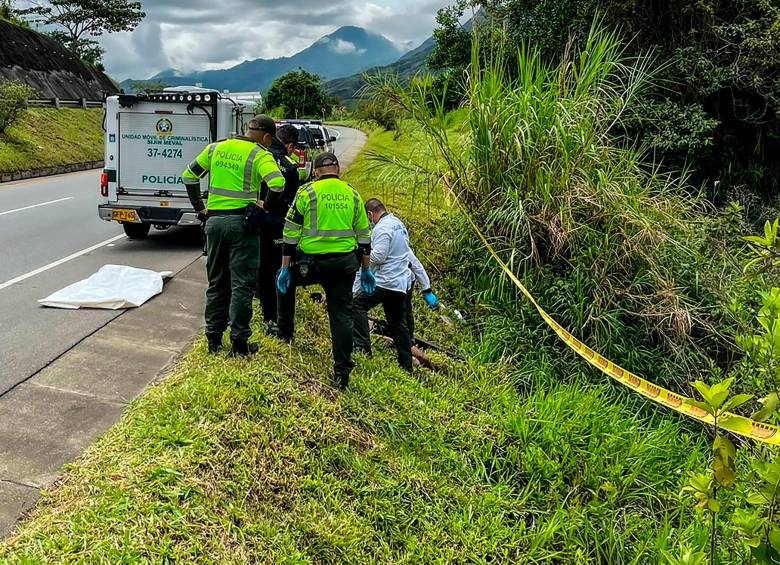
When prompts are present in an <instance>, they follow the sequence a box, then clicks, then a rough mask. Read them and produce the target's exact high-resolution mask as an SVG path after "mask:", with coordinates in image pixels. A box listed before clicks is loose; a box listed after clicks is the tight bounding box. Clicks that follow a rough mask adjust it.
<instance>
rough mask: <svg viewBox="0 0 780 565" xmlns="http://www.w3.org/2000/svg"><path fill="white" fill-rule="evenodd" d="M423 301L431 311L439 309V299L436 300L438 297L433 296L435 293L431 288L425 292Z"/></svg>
mask: <svg viewBox="0 0 780 565" xmlns="http://www.w3.org/2000/svg"><path fill="white" fill-rule="evenodd" d="M423 300H425V303H426V304H427V305H428V308H430V309H431V310H438V309H439V299H438V298H436V295H435V294H433V291H432V290H431V289H430V288H429V289H428V290H423Z"/></svg>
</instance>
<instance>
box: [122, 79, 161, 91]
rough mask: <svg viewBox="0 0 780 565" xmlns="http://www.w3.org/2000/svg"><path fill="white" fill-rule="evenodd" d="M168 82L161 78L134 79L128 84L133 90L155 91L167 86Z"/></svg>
mask: <svg viewBox="0 0 780 565" xmlns="http://www.w3.org/2000/svg"><path fill="white" fill-rule="evenodd" d="M169 86H170V84H168V83H167V82H163V81H161V80H136V81H133V83H132V84H131V85H130V88H131V89H132V90H133V92H144V91H146V92H156V91H160V90H163V89H165V88H167V87H169Z"/></svg>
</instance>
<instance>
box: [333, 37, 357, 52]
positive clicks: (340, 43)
mask: <svg viewBox="0 0 780 565" xmlns="http://www.w3.org/2000/svg"><path fill="white" fill-rule="evenodd" d="M328 49H329V50H330V51H332V52H333V53H337V54H339V55H347V54H349V53H357V51H358V48H357V45H355V44H354V43H352V42H351V41H344V40H343V39H337V40H336V41H335V42H332V43H331V45H329V46H328Z"/></svg>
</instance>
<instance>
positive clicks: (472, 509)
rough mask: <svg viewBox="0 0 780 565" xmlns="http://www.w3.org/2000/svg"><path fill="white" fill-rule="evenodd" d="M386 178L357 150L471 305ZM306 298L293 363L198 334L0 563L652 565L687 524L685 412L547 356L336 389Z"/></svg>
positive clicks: (320, 318) (275, 353)
mask: <svg viewBox="0 0 780 565" xmlns="http://www.w3.org/2000/svg"><path fill="white" fill-rule="evenodd" d="M391 145H392V146H393V147H395V148H403V145H398V144H396V143H395V142H394V141H393V135H392V134H388V133H382V134H378V133H376V132H375V133H372V134H371V136H370V140H369V149H374V150H380V151H383V150H385V149H387V148H389V147H390V146H391ZM378 174H379V173H378V172H377V171H375V170H373V169H371V167H370V166H369V163H368V162H367V160H366V159H365V157H361V158H359V159H358V161H357V163H356V165H355V166H354V167H353V168H352V170H351V171H350V173H349V175H348V180H350V181H351V182H353V183H354V184H355V186H357V187H359V188H360V189H361V190H362V192H363V194H364V195H365V196H369V195H378V194H379V195H382V196H384V197H385V198H386V200H387V201H388V203H389V204H390V205H391V206H392V207H393V208H394V209H396V210H400V212H401V214H402V215H403V216H404V217H405V218H406V219H407V220H408V223H409V224H410V226H411V229H412V234H413V239H414V241H415V244H416V247H417V251H418V254H419V255H420V257H421V259H422V260H423V262H424V263H427V264H428V265H430V266H431V267H432V268H431V271H432V274H433V276H434V279H435V280H434V284H435V285H436V286H437V288H439V289H440V290H442V291H443V292H442V295H443V297H444V299H445V301H447V296H448V295H449V296H453V295H454V294H455V291H456V290H460V291H461V292H463V289H456V288H455V287H452V288H450V289H447V290H445V289H444V288H443V287H444V286H445V283H444V281H445V280H446V273H445V272H444V270H445V269H446V265H447V262H446V257H443V256H442V246H441V245H439V243H438V242H437V236H438V235H439V234H440V233H442V232H441V230H442V229H444V228H445V227H446V226H445V222H443V221H437V220H439V219H440V218H441V216H440V214H441V213H440V212H437V211H435V209H434V210H433V211H432V212H430V213H431V214H433V216H431V215H429V212H428V211H427V209H426V207H425V206H416V207H413V206H411V205H410V197H411V195H412V193H413V192H414V191H413V190H412V187H410V186H393V187H392V188H388V187H387V185H385V184H384V183H383V182H382V181H381V180H380V179H379V176H378ZM420 200H422V199H420ZM299 292H300V294H299V296H298V298H299V302H300V305H301V307H300V309H299V312H298V316H299V319H298V321H299V324H298V334H297V336H296V343H295V345H294V346H293V347H292V348H290V347H288V346H286V345H284V344H282V343H280V342H278V341H275V340H272V339H269V338H265V337H262V338H260V342H261V349H262V353H261V354H259V355H258V356H256V357H255V358H254V359H252V360H249V361H242V360H234V359H229V358H227V357H225V356H218V357H210V356H208V355H207V354H206V352H205V346H204V345H205V344H204V340H203V339H200V340H199V341H198V343H197V345H196V346H195V348H194V350H193V351H192V352H191V353H190V354H189V355H187V357H186V358H185V359H184V360H183V361H182V362H181V363H180V365H179V366H178V367H177V369H176V371H175V372H174V374H173V375H172V376H171V377H170V378H168V379H167V380H166V381H165V382H163V383H162V384H160V385H159V386H156V387H154V388H153V389H152V390H151V391H150V392H149V393H148V394H147V395H146V396H145V397H144V398H142V399H139V400H138V401H136V402H134V403H133V405H132V406H131V407H130V409H129V410H128V412H127V414H126V415H125V417H124V419H123V420H122V422H121V423H120V424H119V425H117V426H116V427H115V428H113V429H112V430H111V431H109V432H108V433H107V434H106V436H105V437H104V438H102V439H101V440H100V441H99V442H98V443H97V444H96V445H94V446H93V447H92V448H91V449H90V450H89V451H88V452H87V453H86V454H85V455H84V456H83V457H82V458H81V459H80V460H78V461H77V462H76V463H75V464H73V465H72V466H71V467H70V468H69V471H68V473H67V474H66V476H65V477H64V479H63V481H62V482H61V483H60V484H58V485H57V486H56V487H55V488H54V489H52V491H51V492H48V493H46V494H44V496H43V500H42V502H41V503H40V504H39V506H38V508H37V510H36V511H35V513H34V514H33V516H32V517H31V518H30V519H29V520H28V521H27V522H26V523H25V524H24V525H23V526H22V527H21V530H20V533H19V534H18V535H17V536H16V537H14V538H12V539H11V540H10V541H8V542H6V544H5V545H4V546H0V561H3V560H5V561H7V562H8V563H39V562H47V563H54V562H81V563H94V562H102V563H120V562H121V563H133V562H141V561H144V562H146V561H148V562H153V563H162V562H182V563H185V562H186V563H190V562H202V563H256V562H259V563H305V562H313V563H398V562H405V563H434V562H441V563H445V562H446V563H454V562H460V563H466V562H469V563H471V562H493V563H507V562H522V563H540V562H559V563H575V562H600V563H628V562H637V563H655V562H659V556H658V551H659V548H663V547H667V546H669V545H673V544H674V543H675V538H676V537H677V535H676V534H675V532H674V530H675V527H677V526H678V525H682V526H683V527H684V528H685V527H687V520H686V516H687V512H689V511H688V510H687V509H686V506H687V505H684V504H680V502H679V500H678V495H677V493H678V491H679V486H680V481H681V478H682V477H683V476H684V475H685V474H686V472H687V471H688V470H690V469H692V468H700V467H701V466H702V465H703V456H702V451H701V450H700V449H699V445H698V444H697V443H696V441H695V440H694V439H692V438H691V437H690V436H689V435H687V434H685V433H682V432H681V429H680V427H679V425H678V422H679V420H678V419H677V418H676V417H675V416H667V417H656V418H650V417H647V414H644V415H637V414H635V412H634V411H633V410H632V409H630V408H629V407H627V406H626V405H625V404H624V403H623V400H624V399H625V396H623V393H622V392H619V389H617V388H616V387H613V386H611V385H608V384H593V383H598V382H601V383H603V380H601V381H600V380H598V379H593V378H591V379H589V378H588V377H589V376H590V377H592V374H591V373H589V370H588V369H586V368H584V367H583V369H582V370H583V373H582V374H579V375H577V374H575V375H571V374H569V375H561V374H559V373H558V372H557V371H558V368H557V367H558V366H557V364H556V362H555V359H551V358H549V357H548V356H547V355H546V354H545V353H544V352H536V351H534V350H533V349H532V348H529V350H528V351H525V352H520V353H524V355H521V356H520V357H519V358H520V359H522V361H521V362H519V363H518V364H516V365H514V366H510V365H505V364H500V363H493V364H489V365H486V364H481V363H479V362H477V361H476V360H471V361H469V362H465V363H455V362H452V361H450V360H447V359H445V358H442V357H441V356H436V357H435V358H436V359H437V360H438V361H439V362H440V363H443V364H445V365H446V366H447V368H448V370H447V371H446V372H439V373H434V372H430V371H427V370H418V371H416V373H415V375H414V376H408V375H406V374H404V373H403V372H402V371H400V370H399V369H398V368H397V367H396V365H395V363H394V356H393V355H392V354H391V352H390V351H389V350H388V349H387V348H386V347H384V346H382V345H379V346H378V347H377V349H376V352H375V356H374V358H373V359H370V360H369V359H365V358H361V359H360V360H359V361H358V367H357V369H356V370H355V372H354V373H353V379H352V382H351V385H350V388H349V389H348V391H347V392H345V393H343V394H342V393H338V392H336V391H335V390H333V389H332V388H330V387H329V385H328V384H327V383H328V380H329V379H328V375H329V373H330V370H331V367H330V366H331V361H330V348H329V341H328V338H327V333H328V332H327V319H326V315H325V312H324V309H323V308H322V307H321V306H320V305H318V304H315V303H313V302H312V301H311V300H309V299H308V292H306V291H299ZM418 315H419V323H418V326H419V329H420V333H421V334H422V335H423V336H425V337H428V338H429V339H436V340H439V341H441V342H443V343H445V344H446V345H448V346H450V347H453V348H460V349H461V350H462V351H467V352H468V351H470V350H473V349H475V348H476V346H477V344H476V343H474V341H473V339H472V338H471V337H470V333H469V332H468V331H467V329H466V328H465V327H462V326H459V325H457V323H456V325H454V326H449V325H448V324H446V323H444V322H443V321H442V320H440V319H439V317H438V315H437V314H435V313H432V312H429V311H427V310H425V309H422V308H420V309H418ZM256 329H259V328H256ZM677 533H678V534H679V532H677ZM688 534H690V532H686V535H688ZM5 561H4V562H5Z"/></svg>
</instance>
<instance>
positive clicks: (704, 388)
mask: <svg viewBox="0 0 780 565" xmlns="http://www.w3.org/2000/svg"><path fill="white" fill-rule="evenodd" d="M693 386H694V388H695V389H696V390H698V391H699V394H700V395H701V397H702V398H703V399H704V401H705V402H707V403H708V404H712V402H710V400H711V399H712V395H711V393H710V386H709V385H708V384H707V383H704V382H702V381H694V382H693Z"/></svg>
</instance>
